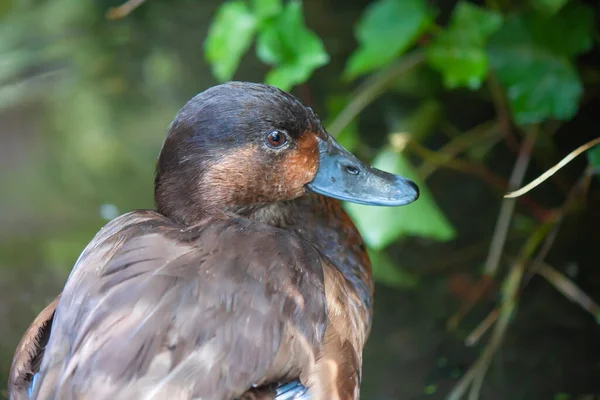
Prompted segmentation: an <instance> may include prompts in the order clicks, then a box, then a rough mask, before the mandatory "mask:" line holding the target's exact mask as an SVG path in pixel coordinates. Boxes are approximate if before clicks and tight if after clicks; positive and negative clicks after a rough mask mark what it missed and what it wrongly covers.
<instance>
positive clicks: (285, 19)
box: [205, 0, 329, 90]
mask: <svg viewBox="0 0 600 400" xmlns="http://www.w3.org/2000/svg"><path fill="white" fill-rule="evenodd" d="M256 34H257V35H258V37H257V39H256V55H257V56H258V58H259V59H260V60H261V61H262V62H264V63H265V64H268V65H270V66H272V67H273V69H272V70H271V71H269V73H268V74H267V76H266V77H265V82H266V83H268V84H271V85H274V86H278V87H280V88H281V89H283V90H289V89H290V88H291V87H292V86H294V85H297V84H299V83H303V82H305V81H306V80H308V78H310V75H311V74H312V72H313V71H314V70H315V69H316V68H319V67H321V66H323V65H324V64H326V63H327V62H328V61H329V56H328V55H327V53H326V52H325V49H324V47H323V42H322V41H321V39H320V38H319V37H318V36H317V35H316V34H315V33H314V32H311V31H310V30H308V29H307V28H306V26H305V24H304V17H303V15H302V4H301V3H300V2H299V1H296V0H294V1H290V2H288V3H287V4H285V5H284V4H282V2H281V0H266V1H258V0H255V1H253V2H251V6H249V5H248V4H246V3H245V2H244V1H233V2H228V3H225V4H223V6H221V8H220V9H219V11H218V13H217V15H216V16H215V20H214V22H213V23H212V25H211V28H210V31H209V34H208V37H207V39H206V42H205V55H206V59H207V60H208V61H209V62H210V63H211V64H212V66H213V73H214V74H215V77H216V78H217V79H219V80H220V81H222V82H224V81H228V80H230V79H231V77H232V76H233V74H234V72H235V70H236V68H237V66H238V64H239V62H240V60H241V57H242V56H243V54H244V53H245V52H246V51H248V49H249V48H250V45H251V44H252V40H253V38H254V36H255V35H256Z"/></svg>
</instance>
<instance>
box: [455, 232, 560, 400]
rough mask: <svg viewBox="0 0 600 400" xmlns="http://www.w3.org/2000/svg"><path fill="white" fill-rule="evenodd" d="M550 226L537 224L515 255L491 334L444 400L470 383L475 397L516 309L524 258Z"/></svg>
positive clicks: (459, 393)
mask: <svg viewBox="0 0 600 400" xmlns="http://www.w3.org/2000/svg"><path fill="white" fill-rule="evenodd" d="M551 226H552V224H551V223H549V222H546V223H544V224H542V225H540V226H539V227H538V228H537V229H536V230H535V232H533V234H532V235H531V236H529V238H528V239H527V241H526V242H525V244H524V245H523V247H522V249H521V252H520V256H519V259H518V260H517V261H516V262H515V263H514V264H513V267H512V268H511V270H510V273H509V275H508V276H507V278H506V279H505V280H504V288H503V299H502V304H501V306H500V311H499V315H498V321H497V323H496V325H495V326H494V331H493V333H492V337H491V339H490V341H489V342H488V344H487V346H486V348H485V350H484V351H483V353H482V354H481V356H480V357H479V359H478V360H477V361H476V362H475V363H473V365H472V366H471V368H469V370H468V371H467V373H466V374H465V375H463V377H462V378H461V379H460V381H459V382H458V383H457V384H456V385H455V386H454V388H453V389H452V390H451V391H450V394H449V395H448V400H460V399H461V398H462V397H463V395H464V394H465V393H466V391H467V389H468V388H469V387H471V390H470V393H469V400H476V399H477V398H478V397H479V391H480V389H481V385H482V382H483V377H484V376H485V373H486V371H487V369H488V367H489V364H490V362H491V360H492V358H493V356H494V354H495V353H496V351H497V350H498V348H499V347H500V344H501V343H502V339H503V338H504V335H505V333H506V331H507V329H508V326H509V324H510V321H511V319H512V315H513V313H514V310H515V309H516V306H517V296H518V292H519V287H520V284H519V283H520V281H521V279H522V277H523V273H524V271H525V266H526V264H527V262H528V260H529V259H531V257H532V256H533V253H534V252H535V250H536V249H537V248H538V246H539V244H540V243H541V241H542V240H543V239H544V237H545V236H546V235H547V234H548V232H549V230H550V227H551Z"/></svg>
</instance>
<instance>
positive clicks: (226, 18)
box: [204, 1, 258, 82]
mask: <svg viewBox="0 0 600 400" xmlns="http://www.w3.org/2000/svg"><path fill="white" fill-rule="evenodd" d="M257 22H258V21H257V19H256V17H255V16H254V14H252V13H251V12H250V10H249V9H248V6H247V5H246V3H244V2H243V1H232V2H228V3H225V4H223V5H222V6H221V8H219V11H217V15H216V16H215V19H214V20H213V22H212V24H211V26H210V28H209V30H208V36H207V37H206V40H205V42H204V56H205V58H206V60H207V61H208V62H209V63H210V64H211V67H212V72H213V75H214V76H215V77H216V78H217V80H219V81H221V82H224V81H227V80H229V79H231V78H232V77H233V74H234V73H235V71H236V69H237V67H238V65H239V63H240V60H241V59H242V56H243V55H244V53H246V51H248V49H249V48H250V45H251V44H252V39H253V38H254V34H255V33H256V27H257Z"/></svg>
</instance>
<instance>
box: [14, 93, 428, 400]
mask: <svg viewBox="0 0 600 400" xmlns="http://www.w3.org/2000/svg"><path fill="white" fill-rule="evenodd" d="M418 196H419V190H418V187H417V185H416V184H415V183H414V182H412V181H410V180H409V179H407V178H405V177H401V176H398V175H394V174H391V173H388V172H384V171H381V170H378V169H375V168H372V167H370V166H369V165H367V164H365V163H363V162H362V161H360V160H359V159H358V158H357V157H355V156H354V155H353V154H351V153H350V152H348V151H347V150H345V149H344V148H343V147H342V146H340V145H339V144H338V143H337V142H336V140H335V139H334V138H333V137H332V136H331V135H329V134H328V133H327V132H326V130H325V129H324V128H323V125H322V123H321V121H320V120H319V117H318V116H317V115H316V113H315V112H314V111H313V110H312V109H311V108H310V107H308V106H306V105H305V104H303V103H302V102H301V101H299V100H298V99H297V98H295V97H294V96H292V95H291V94H289V93H287V92H284V91H282V90H280V89H277V88H276V87H273V86H269V85H266V84H260V83H250V82H235V81H234V82H228V83H224V84H220V85H216V86H213V87H210V88H208V89H206V90H204V91H203V92H201V93H200V94H198V95H196V96H195V97H193V98H192V99H191V100H190V101H188V102H187V103H186V104H185V105H184V106H183V108H182V109H181V110H180V111H179V112H178V113H177V115H176V117H175V119H174V120H173V122H172V123H171V124H170V126H169V130H168V133H167V136H166V139H165V140H164V143H163V146H162V149H161V151H160V154H159V157H158V161H157V164H156V174H155V181H154V197H155V203H156V209H154V210H136V211H132V212H129V213H126V214H123V215H121V216H118V217H117V218H115V219H113V220H112V221H110V222H109V223H107V224H106V225H105V226H104V227H103V228H102V229H101V230H100V231H99V232H98V233H97V234H96V236H95V237H94V238H93V239H92V241H91V242H90V243H89V244H88V245H87V247H86V248H85V249H84V250H83V252H82V253H81V255H80V256H79V258H78V260H77V261H76V263H75V265H74V267H73V269H72V271H71V273H70V275H69V277H68V279H67V281H66V284H65V286H64V288H63V291H62V293H61V294H60V295H59V296H57V298H56V299H55V300H54V301H53V302H52V303H50V304H49V305H48V306H47V307H46V308H45V309H44V310H43V311H42V312H41V313H40V314H39V315H38V317H37V318H36V319H35V320H34V321H33V322H32V324H31V326H30V327H29V328H28V330H27V331H26V333H25V335H24V336H23V339H22V340H21V342H20V343H19V345H18V347H17V350H16V352H15V355H14V358H13V363H12V366H11V372H10V377H9V398H10V399H15V400H16V399H43V400H48V399H60V400H69V399H100V400H103V399H111V400H120V399H175V400H179V399H215V400H232V399H244V400H250V399H257V400H258V399H276V400H286V399H292V398H294V399H303V400H308V399H310V400H356V399H358V398H359V396H360V382H361V377H362V351H363V347H364V345H365V343H366V340H367V338H368V336H369V332H370V329H371V323H372V318H373V291H374V285H373V279H372V273H371V263H370V261H369V256H368V254H367V250H366V247H365V244H364V242H363V240H362V238H361V235H360V233H359V231H358V230H357V228H356V226H355V225H354V223H353V222H352V220H351V219H350V217H349V216H348V215H347V214H346V212H345V211H344V209H343V207H342V201H348V202H354V203H359V204H365V205H373V206H386V207H393V206H403V205H406V204H409V203H412V202H413V201H415V200H416V199H417V198H418Z"/></svg>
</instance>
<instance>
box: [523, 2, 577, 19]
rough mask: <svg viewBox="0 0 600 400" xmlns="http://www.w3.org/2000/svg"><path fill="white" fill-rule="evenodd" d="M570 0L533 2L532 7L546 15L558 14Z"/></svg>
mask: <svg viewBox="0 0 600 400" xmlns="http://www.w3.org/2000/svg"><path fill="white" fill-rule="evenodd" d="M568 2H569V0H531V1H530V3H531V5H532V6H533V7H534V8H535V9H536V10H538V11H540V12H542V13H545V14H550V15H552V14H556V13H557V12H559V11H560V9H561V8H563V7H564V6H565V4H567V3H568Z"/></svg>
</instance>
